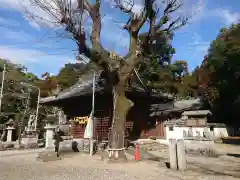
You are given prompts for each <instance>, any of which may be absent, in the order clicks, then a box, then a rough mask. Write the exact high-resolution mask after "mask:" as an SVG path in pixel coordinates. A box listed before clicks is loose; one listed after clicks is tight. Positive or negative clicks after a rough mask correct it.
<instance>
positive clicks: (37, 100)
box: [34, 88, 41, 131]
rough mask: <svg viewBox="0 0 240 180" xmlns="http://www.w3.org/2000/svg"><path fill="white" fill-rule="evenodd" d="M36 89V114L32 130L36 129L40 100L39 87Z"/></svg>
mask: <svg viewBox="0 0 240 180" xmlns="http://www.w3.org/2000/svg"><path fill="white" fill-rule="evenodd" d="M37 89H38V99H37V110H36V116H35V127H34V130H35V131H37V121H38V109H39V100H40V92H41V91H40V88H37Z"/></svg>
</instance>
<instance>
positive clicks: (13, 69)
mask: <svg viewBox="0 0 240 180" xmlns="http://www.w3.org/2000/svg"><path fill="white" fill-rule="evenodd" d="M4 64H5V65H6V73H5V81H4V88H3V99H2V107H1V116H0V124H2V123H5V122H6V121H7V120H8V119H9V118H13V119H14V118H15V117H17V116H18V117H19V115H20V114H21V112H22V111H23V109H24V106H25V100H26V93H27V91H28V89H26V88H25V87H23V86H22V85H21V84H20V82H32V81H34V80H37V79H38V78H37V77H36V76H35V75H33V74H32V73H28V72H27V71H26V68H25V67H24V66H21V65H18V64H13V63H11V62H10V61H6V60H3V59H0V67H2V68H1V70H2V71H3V65H4ZM2 74H3V73H1V74H0V79H2ZM31 102H36V99H35V100H34V99H31ZM33 104H34V103H32V105H33Z"/></svg>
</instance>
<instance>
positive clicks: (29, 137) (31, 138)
mask: <svg viewBox="0 0 240 180" xmlns="http://www.w3.org/2000/svg"><path fill="white" fill-rule="evenodd" d="M35 121H36V119H35V115H30V116H29V120H28V125H27V127H25V131H24V132H23V135H22V140H21V144H23V145H25V146H27V147H32V146H34V147H37V143H38V133H37V132H36V130H35Z"/></svg>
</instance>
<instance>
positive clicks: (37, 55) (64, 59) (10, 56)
mask: <svg viewBox="0 0 240 180" xmlns="http://www.w3.org/2000/svg"><path fill="white" fill-rule="evenodd" d="M0 58H3V59H7V60H10V61H11V62H13V63H17V64H22V65H25V66H27V67H28V66H29V65H30V64H32V65H35V67H37V66H38V65H40V64H41V66H42V67H45V68H44V69H46V70H52V71H55V72H58V70H59V69H60V68H61V67H63V66H64V64H66V63H68V62H75V57H74V54H66V53H62V54H58V55H50V54H48V53H46V52H43V51H40V50H35V49H23V48H17V47H14V46H4V45H0ZM44 69H42V71H44Z"/></svg>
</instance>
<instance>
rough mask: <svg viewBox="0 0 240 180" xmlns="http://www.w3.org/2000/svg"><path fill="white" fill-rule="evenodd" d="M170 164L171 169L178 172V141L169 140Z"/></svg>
mask: <svg viewBox="0 0 240 180" xmlns="http://www.w3.org/2000/svg"><path fill="white" fill-rule="evenodd" d="M169 162H170V167H171V169H174V170H177V141H176V139H169Z"/></svg>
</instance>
